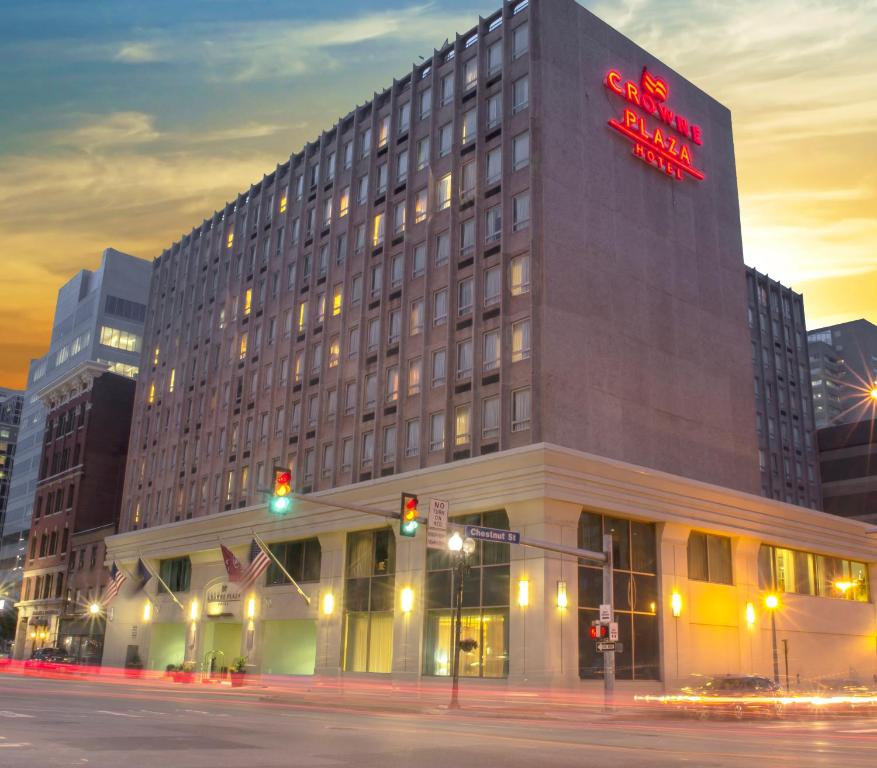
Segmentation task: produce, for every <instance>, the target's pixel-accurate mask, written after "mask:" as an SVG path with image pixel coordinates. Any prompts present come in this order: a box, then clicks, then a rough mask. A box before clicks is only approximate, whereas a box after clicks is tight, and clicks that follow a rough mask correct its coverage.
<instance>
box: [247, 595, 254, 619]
mask: <svg viewBox="0 0 877 768" xmlns="http://www.w3.org/2000/svg"><path fill="white" fill-rule="evenodd" d="M255 616H256V598H255V597H251V598H250V599H249V600H247V618H248V619H252V618H255Z"/></svg>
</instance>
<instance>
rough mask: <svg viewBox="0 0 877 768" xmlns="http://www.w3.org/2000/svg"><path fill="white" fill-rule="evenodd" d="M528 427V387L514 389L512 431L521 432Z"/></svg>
mask: <svg viewBox="0 0 877 768" xmlns="http://www.w3.org/2000/svg"><path fill="white" fill-rule="evenodd" d="M529 428H530V389H529V388H525V389H516V390H515V391H514V392H512V432H522V431H524V430H525V429H529Z"/></svg>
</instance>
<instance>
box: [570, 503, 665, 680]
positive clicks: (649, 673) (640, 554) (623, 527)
mask: <svg viewBox="0 0 877 768" xmlns="http://www.w3.org/2000/svg"><path fill="white" fill-rule="evenodd" d="M604 534H606V535H610V536H611V537H612V550H613V560H614V562H613V564H614V567H615V614H616V616H615V618H616V621H617V622H618V630H619V638H618V639H619V641H620V642H621V644H622V645H623V647H624V651H623V653H620V654H617V655H616V657H615V658H616V675H617V676H618V678H619V679H624V680H658V679H659V678H660V664H659V640H658V635H659V630H658V625H659V621H660V616H659V615H658V614H657V611H658V606H659V604H660V601H659V599H658V576H657V546H656V535H655V525H654V524H653V523H641V522H638V521H635V520H624V519H620V518H613V517H608V516H603V515H598V514H594V513H591V512H583V513H582V514H581V516H580V518H579V531H578V544H579V546H580V547H581V548H583V549H588V548H591V547H596V548H597V549H598V550H602V546H603V545H602V541H603V535H604ZM578 570H579V574H578V575H579V606H578V607H579V633H580V637H587V634H588V627H590V625H591V621H592V620H595V619H597V618H598V616H599V608H600V603H602V602H603V599H602V595H603V593H602V584H603V574H602V571H601V569H600V567H599V566H592V565H580V566H579V569H578ZM579 648H580V650H579V677H581V678H583V679H599V678H601V677H602V676H603V654H602V653H597V650H596V648H595V644H594V643H588V642H583V643H581V644H580V646H579Z"/></svg>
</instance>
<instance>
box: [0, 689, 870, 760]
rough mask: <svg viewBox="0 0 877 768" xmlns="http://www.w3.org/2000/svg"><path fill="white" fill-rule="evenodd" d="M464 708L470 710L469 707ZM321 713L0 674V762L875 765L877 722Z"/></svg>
mask: <svg viewBox="0 0 877 768" xmlns="http://www.w3.org/2000/svg"><path fill="white" fill-rule="evenodd" d="M464 704H465V702H464ZM382 706H383V703H382V698H381V697H378V696H375V711H374V712H363V711H355V710H354V709H350V708H344V709H340V708H338V707H337V706H332V707H329V706H321V705H319V704H318V703H315V702H314V700H313V699H309V700H308V702H307V703H303V704H297V703H296V702H295V700H294V699H292V700H286V699H283V698H282V697H271V696H269V695H266V694H265V692H263V691H259V690H258V689H244V690H243V691H239V690H232V689H223V690H205V689H203V688H202V687H198V686H185V687H180V686H173V685H172V684H167V685H165V686H154V685H153V686H149V685H146V684H140V683H137V682H135V681H127V682H125V681H122V682H120V681H115V682H91V681H80V680H72V679H71V680H54V679H53V680H45V679H39V678H26V677H16V676H11V675H9V676H4V677H2V678H0V766H3V768H35V767H36V768H55V767H56V766H77V765H89V766H96V767H97V768H103V767H104V766H106V767H107V768H109V767H110V766H113V767H114V768H115V767H116V766H124V768H153V767H157V768H224V767H225V766H235V767H236V768H237V767H238V766H249V765H253V766H259V768H272V767H273V766H278V767H279V766H284V767H285V766H289V765H294V766H336V765H337V766H346V765H356V766H375V767H376V768H377V767H378V766H380V767H382V768H386V767H387V766H397V765H406V766H417V768H438V767H439V766H441V767H442V768H446V766H448V765H451V764H454V765H460V766H471V767H473V768H474V767H475V766H479V767H480V766H487V767H489V766H502V767H503V768H515V767H516V766H521V767H522V768H523V767H524V766H534V765H538V766H546V765H547V766H581V765H598V764H600V765H613V766H631V767H633V768H639V767H640V766H642V767H643V768H646V766H648V767H649V768H659V767H661V766H677V765H680V764H690V765H693V766H715V767H717V768H718V767H721V766H742V765H767V764H774V765H784V766H793V767H794V768H803V767H806V766H823V765H843V766H845V768H853V767H854V766H863V767H864V766H868V767H869V768H870V767H871V766H873V765H874V762H875V754H877V719H875V718H862V719H859V718H853V717H842V718H837V719H832V720H823V721H806V720H800V721H799V720H779V721H767V720H753V721H749V722H731V721H707V722H696V721H691V720H681V719H670V718H659V717H655V718H651V717H643V716H642V715H641V714H637V715H633V714H631V713H626V714H625V713H624V712H621V713H618V714H614V715H603V714H601V713H592V714H590V715H588V716H582V717H581V719H580V720H576V719H570V718H567V719H562V718H558V719H550V718H546V717H544V716H543V715H539V716H534V717H527V716H526V712H518V713H516V714H515V715H514V716H510V715H505V716H502V717H499V716H492V715H488V714H485V713H484V712H480V711H468V712H467V711H466V710H465V709H464V710H463V711H462V712H459V713H449V712H447V711H441V710H437V709H436V710H430V711H427V712H423V711H417V713H416V714H406V713H405V712H399V711H390V710H388V709H386V708H384V709H383V710H382V709H381V707H382Z"/></svg>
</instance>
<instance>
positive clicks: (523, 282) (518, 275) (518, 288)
mask: <svg viewBox="0 0 877 768" xmlns="http://www.w3.org/2000/svg"><path fill="white" fill-rule="evenodd" d="M509 283H510V288H511V292H512V296H520V295H521V294H524V293H529V291H530V255H529V254H527V253H522V254H520V255H518V256H515V257H514V258H513V259H512V260H511V263H510V264H509Z"/></svg>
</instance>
